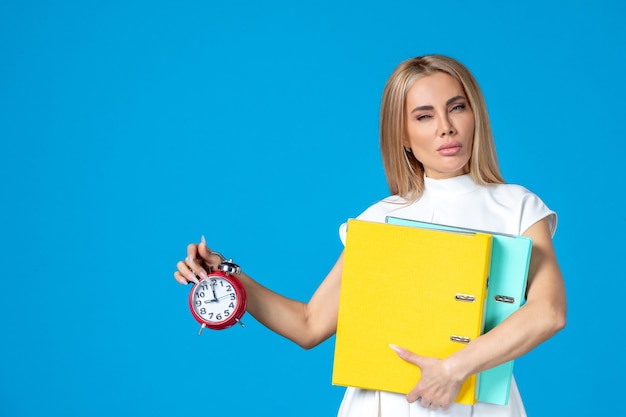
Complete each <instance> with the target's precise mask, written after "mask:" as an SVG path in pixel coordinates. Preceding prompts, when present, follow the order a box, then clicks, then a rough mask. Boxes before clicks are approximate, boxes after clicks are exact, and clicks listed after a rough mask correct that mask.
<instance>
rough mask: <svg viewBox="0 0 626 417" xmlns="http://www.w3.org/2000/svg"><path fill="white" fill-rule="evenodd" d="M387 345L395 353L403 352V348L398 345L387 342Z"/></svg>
mask: <svg viewBox="0 0 626 417" xmlns="http://www.w3.org/2000/svg"><path fill="white" fill-rule="evenodd" d="M389 347H390V348H391V349H393V350H394V351H395V352H396V353H402V352H404V349H402V348H401V347H398V346H396V345H392V344H391V343H389Z"/></svg>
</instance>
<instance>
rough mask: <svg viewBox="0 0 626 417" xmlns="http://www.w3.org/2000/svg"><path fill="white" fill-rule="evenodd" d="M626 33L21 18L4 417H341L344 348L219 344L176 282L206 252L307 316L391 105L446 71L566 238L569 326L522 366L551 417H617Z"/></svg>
mask: <svg viewBox="0 0 626 417" xmlns="http://www.w3.org/2000/svg"><path fill="white" fill-rule="evenodd" d="M624 12H625V10H624V6H623V2H619V1H617V0H615V1H603V0H598V1H594V2H589V1H554V2H546V1H539V0H528V1H525V2H516V3H514V4H513V3H512V4H508V2H500V1H486V2H467V1H455V0H451V1H446V2H432V1H430V2H424V1H416V0H412V1H386V2H357V1H344V2H337V1H327V0H315V1H299V2H293V1H276V0H270V1H265V2H254V1H238V2H213V1H177V2H164V1H156V2H155V1H151V2H149V1H106V2H104V1H28V0H24V1H14V0H4V1H3V2H2V3H0V141H1V147H0V175H1V184H0V198H1V199H2V200H1V206H2V221H1V229H0V244H1V251H0V256H1V257H2V258H1V265H2V280H1V282H0V320H1V331H0V340H1V343H2V351H1V352H2V353H1V356H0V416H9V417H32V416H50V415H63V416H67V417H71V416H81V417H84V416H94V417H96V416H111V415H141V416H154V417H157V416H182V415H205V416H227V415H228V416H246V415H254V416H281V415H284V416H291V415H298V416H333V415H335V413H336V410H337V408H338V405H339V402H340V400H341V397H342V395H343V388H340V387H334V386H332V385H331V382H330V381H331V370H332V355H333V345H334V340H333V339H330V340H329V341H327V342H325V343H324V344H322V345H321V346H319V347H318V348H316V349H313V350H311V351H304V350H302V349H300V348H299V347H297V346H295V345H294V344H292V343H291V342H288V341H287V340H285V339H283V338H281V337H280V336H277V335H275V334H273V333H271V332H270V331H269V330H267V329H265V328H264V327H262V326H261V325H260V324H259V323H258V322H256V321H255V320H254V319H253V318H252V317H250V316H249V315H246V317H245V322H246V324H247V327H246V328H245V329H243V328H239V327H237V328H232V329H229V330H227V331H223V332H205V333H203V335H202V336H201V337H198V336H197V335H196V333H197V330H198V325H197V323H196V322H195V321H194V320H193V318H192V316H191V314H190V312H189V310H188V307H187V295H188V292H189V289H190V288H189V287H184V286H181V285H178V284H177V283H176V282H175V281H174V279H173V278H172V273H173V272H174V270H175V264H176V262H177V261H178V260H179V259H182V258H183V257H184V256H185V247H186V245H187V243H188V242H191V241H198V240H199V239H200V236H201V235H202V234H204V235H206V236H207V240H208V242H209V244H210V245H211V246H212V247H213V248H215V249H216V250H219V251H220V252H222V253H224V254H225V255H226V256H231V257H234V258H235V260H236V261H237V262H238V263H239V264H241V265H242V266H243V267H244V269H245V270H246V271H247V272H248V273H250V274H251V275H252V276H254V277H255V278H256V279H257V280H259V281H260V282H262V283H263V284H265V285H267V286H268V287H270V288H272V289H274V290H276V291H278V292H280V293H283V294H285V295H287V296H290V297H293V298H297V299H302V300H306V299H308V298H309V297H310V295H311V294H312V292H313V291H314V289H315V288H316V287H317V285H318V284H319V282H320V281H321V279H322V278H323V277H324V276H325V274H326V273H327V271H328V270H329V269H330V267H331V266H332V264H333V262H334V260H335V258H336V257H337V255H338V254H339V252H340V250H341V243H340V241H339V238H338V234H337V228H338V226H339V224H340V223H342V222H344V221H345V220H346V219H347V218H348V217H354V216H356V215H358V214H359V213H360V212H361V211H362V210H363V209H365V208H366V207H367V206H368V205H369V204H371V203H373V202H374V201H376V200H377V199H380V198H382V197H384V196H386V195H387V193H388V191H387V188H386V182H385V179H384V175H383V171H382V165H381V162H380V155H379V150H378V109H379V102H380V96H381V91H382V88H383V85H384V82H385V80H386V78H387V77H388V75H389V74H390V72H391V71H392V70H393V68H394V67H395V66H396V65H397V64H398V63H399V62H400V61H402V60H404V59H407V58H410V57H413V56H416V55H422V54H426V53H442V54H447V55H451V56H453V57H456V58H458V59H460V60H461V61H462V62H464V63H465V64H466V65H467V66H468V67H469V68H470V69H471V70H472V71H473V72H474V73H475V75H476V77H477V79H478V81H479V83H480V84H481V86H482V88H483V90H484V93H485V95H486V98H487V103H488V106H489V109H490V114H491V117H492V122H493V127H494V131H495V137H496V141H497V148H498V152H499V156H500V163H501V167H502V170H503V173H504V174H505V177H506V179H507V181H508V182H512V183H520V184H523V185H525V186H526V187H527V188H529V189H531V190H532V191H534V192H536V193H537V194H539V196H541V197H542V198H543V200H544V201H545V202H546V203H547V204H548V205H549V206H550V207H551V208H552V209H554V210H556V211H557V212H558V213H559V215H560V218H559V227H558V230H557V234H556V237H555V245H556V249H557V253H558V256H559V259H560V263H561V266H562V269H563V273H564V276H565V279H566V281H567V289H568V297H569V322H568V327H567V328H566V329H565V330H564V331H563V332H561V333H560V334H558V335H557V336H556V337H555V338H553V339H551V340H550V341H548V342H547V343H545V344H543V345H541V346H540V347H539V348H537V349H536V350H534V351H533V352H531V353H530V354H528V355H526V356H524V357H522V358H520V359H518V360H517V362H516V376H517V380H518V385H519V386H520V389H521V391H522V395H523V397H524V399H525V402H526V406H527V410H528V412H529V415H531V416H533V417H541V416H556V415H600V414H601V413H602V410H604V409H606V408H607V407H612V406H613V404H614V402H615V401H616V400H619V399H621V396H622V395H623V392H622V391H623V380H622V375H623V374H624V371H626V367H625V364H624V356H623V354H622V352H621V347H622V345H621V344H620V343H621V342H619V341H618V340H620V337H619V334H620V332H621V330H622V329H623V323H622V321H623V317H624V314H623V311H624V310H623V307H622V305H623V303H622V301H621V297H622V296H623V294H624V292H626V286H625V284H624V281H625V278H626V274H625V273H624V268H623V259H624V256H623V251H624V244H623V241H622V239H623V238H622V236H623V235H624V233H626V227H625V226H626V213H625V210H624V203H623V200H622V197H621V194H623V192H624V185H623V183H622V178H623V168H624V156H623V149H622V148H623V146H624V139H625V135H624V131H623V127H622V125H623V121H624V115H623V114H622V110H623V103H622V102H621V100H622V98H623V97H624V96H626V81H625V77H624V76H623V68H624V57H625V56H626V54H625V52H626V51H625V50H624V49H625V48H624V45H625V44H626V31H625V29H624V24H623V18H624V15H625V13H624ZM620 184H622V185H620ZM620 242H622V243H620ZM620 323H622V324H620Z"/></svg>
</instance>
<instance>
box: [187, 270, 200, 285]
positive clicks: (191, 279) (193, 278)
mask: <svg viewBox="0 0 626 417" xmlns="http://www.w3.org/2000/svg"><path fill="white" fill-rule="evenodd" d="M187 279H188V280H189V281H193V282H195V283H196V284H199V283H200V282H199V281H198V278H196V274H194V273H193V272H190V273H188V274H187Z"/></svg>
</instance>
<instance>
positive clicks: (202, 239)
mask: <svg viewBox="0 0 626 417" xmlns="http://www.w3.org/2000/svg"><path fill="white" fill-rule="evenodd" d="M200 243H204V246H206V239H205V238H204V235H202V236H200Z"/></svg>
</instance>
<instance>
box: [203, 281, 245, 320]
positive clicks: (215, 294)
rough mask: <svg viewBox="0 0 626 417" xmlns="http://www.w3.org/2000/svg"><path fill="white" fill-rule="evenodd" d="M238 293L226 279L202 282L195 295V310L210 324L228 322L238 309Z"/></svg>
mask: <svg viewBox="0 0 626 417" xmlns="http://www.w3.org/2000/svg"><path fill="white" fill-rule="evenodd" d="M237 302H238V300H237V293H236V292H235V289H234V288H233V286H232V285H231V284H230V282H228V281H227V280H225V279H222V278H210V279H208V280H204V281H201V282H200V284H199V285H198V287H197V288H196V290H195V292H194V295H193V308H194V310H195V312H196V314H198V315H199V316H200V317H202V319H204V320H206V321H208V322H217V323H219V322H221V321H224V320H227V319H228V317H230V315H231V314H232V313H233V311H234V310H235V307H237Z"/></svg>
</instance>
